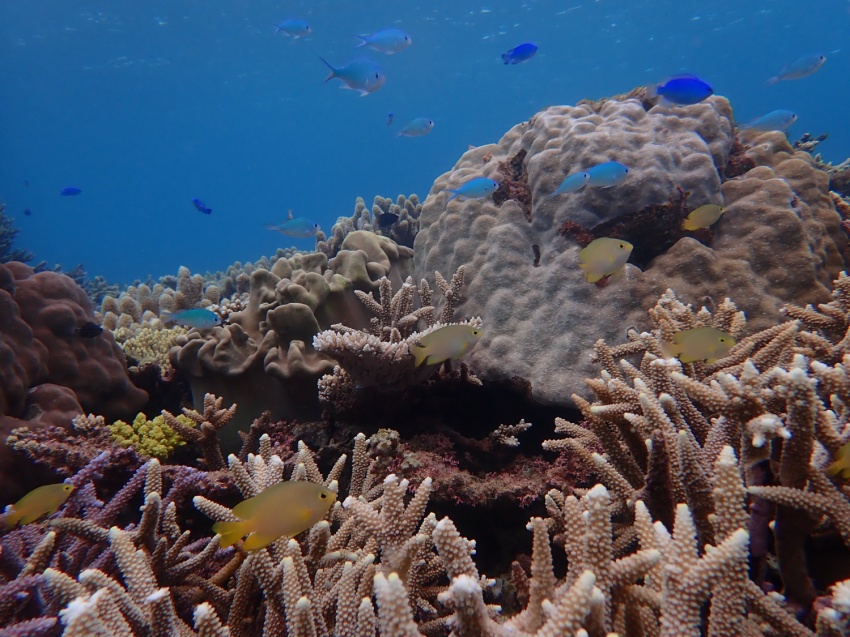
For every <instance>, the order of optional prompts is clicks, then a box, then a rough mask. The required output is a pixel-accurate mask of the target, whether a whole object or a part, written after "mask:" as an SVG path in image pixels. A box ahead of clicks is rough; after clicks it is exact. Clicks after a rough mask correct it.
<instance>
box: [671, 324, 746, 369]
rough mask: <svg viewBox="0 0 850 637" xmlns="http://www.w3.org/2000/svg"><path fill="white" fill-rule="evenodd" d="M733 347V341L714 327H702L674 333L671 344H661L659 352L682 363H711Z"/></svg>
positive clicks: (729, 336)
mask: <svg viewBox="0 0 850 637" xmlns="http://www.w3.org/2000/svg"><path fill="white" fill-rule="evenodd" d="M734 346H735V339H734V338H732V336H731V335H729V334H727V333H726V332H723V331H721V330H719V329H717V328H716V327H708V326H704V327H694V328H692V329H689V330H684V331H682V332H676V334H674V335H673V342H672V343H664V342H662V343H661V352H662V353H663V354H664V356H666V357H667V358H678V359H679V360H680V361H682V362H683V363H693V362H696V361H705V362H706V363H713V362H714V361H716V360H718V359H720V358H723V357H724V356H726V354H728V353H729V350H730V349H732V348H733V347H734Z"/></svg>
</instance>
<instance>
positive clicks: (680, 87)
mask: <svg viewBox="0 0 850 637" xmlns="http://www.w3.org/2000/svg"><path fill="white" fill-rule="evenodd" d="M712 94H714V89H713V88H711V86H709V84H708V83H707V82H704V81H703V80H701V79H699V78H698V77H697V76H696V75H677V76H676V77H671V78H670V79H669V80H667V81H666V82H664V84H658V85H655V86H652V85H650V86H647V87H646V96H647V97H649V98H650V99H652V98H653V97H655V96H656V95H660V96H661V97H663V98H664V99H665V100H667V101H668V102H672V103H673V104H682V105H688V104H698V103H699V102H701V101H703V100H704V99H706V98H707V97H709V96H711V95H712Z"/></svg>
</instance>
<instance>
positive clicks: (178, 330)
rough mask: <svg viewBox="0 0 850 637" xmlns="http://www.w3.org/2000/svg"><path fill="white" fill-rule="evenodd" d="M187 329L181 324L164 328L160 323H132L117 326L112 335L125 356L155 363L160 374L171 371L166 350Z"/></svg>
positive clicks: (143, 362)
mask: <svg viewBox="0 0 850 637" xmlns="http://www.w3.org/2000/svg"><path fill="white" fill-rule="evenodd" d="M188 331H189V328H187V327H183V326H181V325H176V326H174V327H171V328H166V327H163V326H162V325H157V326H152V325H139V324H133V325H132V326H131V327H129V328H127V327H118V328H117V329H116V330H115V331H114V332H113V336H114V337H115V340H116V342H117V343H118V344H119V345H121V348H122V349H123V350H124V352H125V353H126V354H127V356H130V357H131V358H134V359H136V360H137V361H138V362H139V365H144V364H146V363H156V364H157V365H159V369H160V374H166V373H168V372H169V371H171V362H170V361H169V360H168V350H169V349H171V346H172V345H174V340H175V339H176V338H177V337H178V336H180V335H181V334H186V333H187V332H188Z"/></svg>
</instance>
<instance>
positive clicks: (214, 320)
mask: <svg viewBox="0 0 850 637" xmlns="http://www.w3.org/2000/svg"><path fill="white" fill-rule="evenodd" d="M159 318H160V320H161V321H162V322H163V323H178V324H180V325H185V326H186V327H196V328H198V329H199V330H205V329H209V328H211V327H215V326H216V325H221V317H220V316H219V315H218V314H216V313H215V312H210V311H209V310H205V309H203V308H201V307H196V308H195V309H193V310H183V311H181V312H166V311H165V310H163V311H161V312H160V313H159Z"/></svg>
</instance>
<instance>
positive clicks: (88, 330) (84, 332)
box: [75, 322, 103, 338]
mask: <svg viewBox="0 0 850 637" xmlns="http://www.w3.org/2000/svg"><path fill="white" fill-rule="evenodd" d="M75 332H76V333H77V334H78V335H79V336H82V337H83V338H97V337H98V336H100V335H101V334H103V328H102V327H101V326H100V325H98V324H97V323H91V322H89V323H86V324H85V325H83V326H82V327H78V328H77V329H76V330H75Z"/></svg>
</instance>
